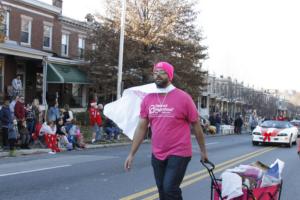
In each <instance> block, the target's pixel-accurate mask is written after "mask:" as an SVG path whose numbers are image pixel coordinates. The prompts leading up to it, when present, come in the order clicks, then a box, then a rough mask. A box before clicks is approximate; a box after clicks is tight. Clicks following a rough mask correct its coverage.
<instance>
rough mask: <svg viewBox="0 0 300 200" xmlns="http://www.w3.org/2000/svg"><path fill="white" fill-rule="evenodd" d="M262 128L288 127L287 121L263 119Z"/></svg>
mask: <svg viewBox="0 0 300 200" xmlns="http://www.w3.org/2000/svg"><path fill="white" fill-rule="evenodd" d="M261 127H263V128H289V123H288V122H286V121H264V122H263V123H262V124H261Z"/></svg>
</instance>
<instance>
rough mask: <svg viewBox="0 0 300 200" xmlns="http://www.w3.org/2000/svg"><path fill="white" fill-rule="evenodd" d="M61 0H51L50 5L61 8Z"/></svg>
mask: <svg viewBox="0 0 300 200" xmlns="http://www.w3.org/2000/svg"><path fill="white" fill-rule="evenodd" d="M62 4H63V0H52V5H53V6H55V7H58V8H62Z"/></svg>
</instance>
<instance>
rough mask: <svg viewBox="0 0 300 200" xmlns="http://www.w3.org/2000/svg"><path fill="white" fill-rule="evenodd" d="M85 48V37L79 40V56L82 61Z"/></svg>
mask: <svg viewBox="0 0 300 200" xmlns="http://www.w3.org/2000/svg"><path fill="white" fill-rule="evenodd" d="M84 46H85V39H84V38H83V37H79V38H78V56H79V58H80V59H83V57H84Z"/></svg>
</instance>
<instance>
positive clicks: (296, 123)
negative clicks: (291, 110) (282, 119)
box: [291, 121, 300, 126]
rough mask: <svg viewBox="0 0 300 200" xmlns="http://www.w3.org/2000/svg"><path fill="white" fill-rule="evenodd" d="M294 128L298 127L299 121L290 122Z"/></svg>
mask: <svg viewBox="0 0 300 200" xmlns="http://www.w3.org/2000/svg"><path fill="white" fill-rule="evenodd" d="M291 124H293V125H294V126H300V121H291Z"/></svg>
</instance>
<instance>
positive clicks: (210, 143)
mask: <svg viewBox="0 0 300 200" xmlns="http://www.w3.org/2000/svg"><path fill="white" fill-rule="evenodd" d="M219 143H220V142H209V143H206V144H205V146H207V145H212V144H219Z"/></svg>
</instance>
